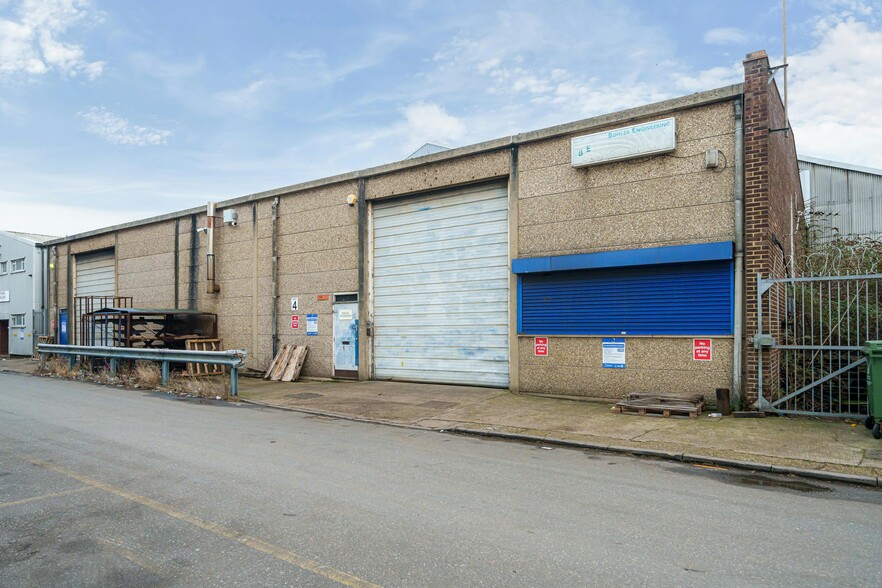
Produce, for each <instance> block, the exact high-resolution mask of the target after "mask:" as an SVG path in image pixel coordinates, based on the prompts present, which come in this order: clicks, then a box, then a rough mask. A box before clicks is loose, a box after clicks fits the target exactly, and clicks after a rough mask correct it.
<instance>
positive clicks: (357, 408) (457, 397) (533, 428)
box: [239, 378, 882, 477]
mask: <svg viewBox="0 0 882 588" xmlns="http://www.w3.org/2000/svg"><path fill="white" fill-rule="evenodd" d="M239 394H240V396H241V398H242V399H244V400H248V401H252V402H258V403H261V404H264V405H268V406H276V407H280V408H289V409H294V410H302V411H314V412H316V413H321V414H329V415H336V416H341V417H347V418H356V419H364V420H369V421H376V422H383V423H389V424H397V425H407V426H413V427H420V428H427V429H435V430H438V429H444V430H456V429H469V430H478V431H491V432H502V433H516V434H523V435H528V436H532V437H537V438H555V439H563V440H569V441H580V442H585V443H589V444H594V445H612V446H616V447H628V448H634V449H644V450H647V449H648V450H656V451H666V452H672V453H685V454H698V455H705V456H709V457H718V458H724V459H733V460H741V461H748V462H762V463H766V464H771V465H776V466H788V467H795V468H806V469H816V470H823V471H830V472H840V473H846V474H853V475H862V476H874V477H877V476H882V442H879V441H877V440H875V439H873V438H872V436H871V435H870V434H869V431H867V430H866V429H865V428H864V427H863V425H862V424H860V423H855V422H846V421H842V420H833V419H813V418H789V417H768V418H765V419H736V418H733V417H725V418H720V419H716V418H710V417H708V416H707V414H708V412H707V411H706V412H705V414H704V415H702V416H701V417H699V418H698V419H687V418H660V417H650V416H645V417H641V416H634V415H624V414H617V413H613V412H612V411H611V410H610V409H611V406H612V402H613V401H609V402H588V401H583V400H567V399H561V398H544V397H536V396H530V395H522V394H521V395H519V394H511V393H509V392H506V391H504V390H496V389H492V388H472V387H467V386H443V385H431V384H408V383H401V382H376V381H372V382H333V381H300V382H294V383H289V384H286V383H280V382H268V381H264V380H257V379H252V378H244V379H243V380H242V383H241V384H240V392H239Z"/></svg>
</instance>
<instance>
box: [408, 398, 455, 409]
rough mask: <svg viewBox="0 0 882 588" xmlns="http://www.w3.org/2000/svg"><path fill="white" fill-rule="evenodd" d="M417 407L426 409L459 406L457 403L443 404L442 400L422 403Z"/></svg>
mask: <svg viewBox="0 0 882 588" xmlns="http://www.w3.org/2000/svg"><path fill="white" fill-rule="evenodd" d="M417 406H424V407H426V408H453V407H454V406H459V402H444V401H443V400H431V401H429V402H423V403H422V404H419V405H417Z"/></svg>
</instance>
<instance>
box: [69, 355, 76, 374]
mask: <svg viewBox="0 0 882 588" xmlns="http://www.w3.org/2000/svg"><path fill="white" fill-rule="evenodd" d="M76 367H77V356H76V355H71V356H70V371H74V370H75V369H76Z"/></svg>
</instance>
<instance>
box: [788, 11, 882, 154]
mask: <svg viewBox="0 0 882 588" xmlns="http://www.w3.org/2000/svg"><path fill="white" fill-rule="evenodd" d="M814 34H815V36H816V37H817V38H818V44H817V45H816V46H815V47H814V48H813V49H811V50H809V51H806V52H803V53H798V54H796V55H793V56H792V57H791V58H790V68H789V73H788V75H789V81H790V87H789V92H788V93H789V99H790V104H789V107H790V112H789V114H790V120H791V123H792V125H793V128H794V133H795V136H796V141H797V146H798V148H799V151H800V153H802V154H805V155H813V156H816V157H824V158H829V159H834V160H839V161H846V162H851V163H856V164H863V165H869V166H872V167H882V109H880V108H879V97H880V96H882V70H880V68H879V57H880V56H882V30H880V29H879V28H878V27H873V26H871V25H870V24H868V23H867V22H864V21H859V20H856V19H855V18H853V17H850V16H847V17H844V18H841V17H840V18H836V17H830V18H825V19H822V20H820V21H819V22H818V24H817V26H816V28H815V32H814Z"/></svg>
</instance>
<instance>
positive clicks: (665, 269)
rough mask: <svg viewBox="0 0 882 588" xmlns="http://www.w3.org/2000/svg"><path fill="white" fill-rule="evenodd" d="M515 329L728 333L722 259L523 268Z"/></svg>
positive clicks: (727, 278)
mask: <svg viewBox="0 0 882 588" xmlns="http://www.w3.org/2000/svg"><path fill="white" fill-rule="evenodd" d="M520 289H521V300H520V321H519V324H520V331H521V333H523V334H528V335H621V334H627V335H729V334H731V333H732V313H733V268H732V263H731V262H729V261H714V262H701V263H685V264H672V265H653V266H643V267H630V268H611V269H603V270H585V271H573V272H557V273H550V274H528V275H524V276H522V277H521V286H520Z"/></svg>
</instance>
